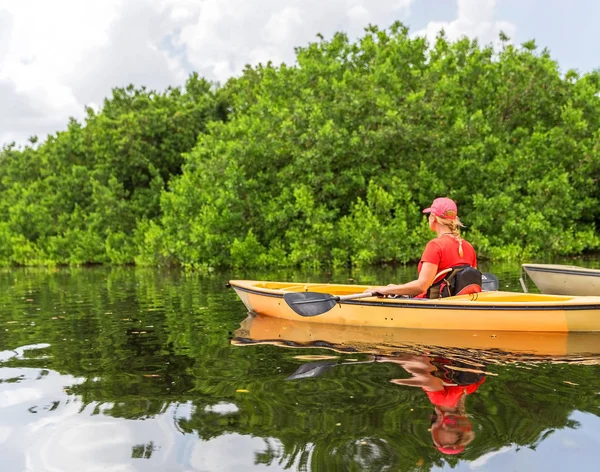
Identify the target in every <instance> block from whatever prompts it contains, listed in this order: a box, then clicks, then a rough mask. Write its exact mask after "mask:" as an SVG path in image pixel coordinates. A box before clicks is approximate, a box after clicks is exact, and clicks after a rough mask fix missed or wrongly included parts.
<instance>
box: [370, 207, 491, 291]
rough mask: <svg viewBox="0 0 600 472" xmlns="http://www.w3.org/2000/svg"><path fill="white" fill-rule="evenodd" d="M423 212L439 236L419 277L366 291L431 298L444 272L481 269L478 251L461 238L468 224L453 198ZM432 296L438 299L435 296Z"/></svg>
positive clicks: (430, 246) (427, 250)
mask: <svg viewBox="0 0 600 472" xmlns="http://www.w3.org/2000/svg"><path fill="white" fill-rule="evenodd" d="M423 213H428V214H429V228H431V230H432V231H435V232H436V233H437V237H436V238H435V239H432V240H431V241H429V242H428V243H427V246H425V250H424V251H423V255H422V256H421V261H420V262H419V267H418V273H419V278H418V279H417V280H413V281H411V282H407V283H405V284H399V285H395V284H390V285H387V286H381V287H377V288H375V289H373V288H369V289H367V290H366V291H370V292H373V291H375V292H377V293H378V294H380V295H408V296H413V297H417V298H423V297H427V292H428V290H429V288H430V287H431V286H432V285H434V283H436V282H439V281H440V280H442V279H443V277H444V275H440V276H438V277H436V275H437V274H439V273H440V272H442V271H444V270H446V269H450V268H453V267H457V266H470V267H473V268H475V269H476V268H477V255H476V254H475V249H473V246H471V244H470V243H469V242H467V241H465V240H464V239H462V237H461V235H460V228H461V227H463V226H464V225H463V224H462V223H461V222H460V220H459V219H458V209H457V207H456V203H454V201H453V200H451V199H450V198H445V197H442V198H436V199H435V200H434V201H433V203H432V204H431V206H430V207H429V208H425V210H423ZM480 290H481V289H479V290H476V289H475V290H473V291H480ZM470 293H472V292H470ZM430 297H431V298H437V296H432V295H431V294H430Z"/></svg>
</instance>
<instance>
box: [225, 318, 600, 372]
mask: <svg viewBox="0 0 600 472" xmlns="http://www.w3.org/2000/svg"><path fill="white" fill-rule="evenodd" d="M231 342H232V344H234V345H237V346H247V345H252V344H274V345H278V346H282V347H291V348H309V347H313V348H319V349H322V348H326V349H331V350H334V351H337V352H341V353H376V354H379V355H393V354H394V353H395V352H397V351H401V352H413V353H417V354H420V353H423V352H437V353H438V354H444V355H449V354H456V355H461V356H465V355H466V356H467V357H469V358H470V357H473V356H475V355H476V357H479V358H481V357H483V356H485V355H488V356H489V358H490V359H492V360H493V362H494V363H498V362H511V361H518V360H521V361H522V360H532V361H533V360H537V359H540V358H547V357H548V356H552V357H553V360H555V361H559V360H561V359H564V360H568V359H570V360H572V359H573V358H574V357H575V356H577V357H578V358H579V360H580V361H585V362H588V363H590V364H591V363H595V364H598V363H599V362H600V333H536V332H526V331H516V332H510V331H498V332H497V333H494V334H492V333H490V332H488V331H475V330H471V329H467V330H460V331H459V330H453V331H449V330H442V329H403V328H392V329H390V328H382V327H367V326H351V325H345V326H339V325H331V324H325V323H311V322H307V321H304V320H287V319H283V318H275V317H272V316H263V315H254V314H251V315H249V316H248V317H247V318H246V319H245V320H244V321H242V322H241V324H240V327H239V328H238V329H237V330H236V331H235V332H234V333H233V338H232V340H231ZM518 356H520V357H518Z"/></svg>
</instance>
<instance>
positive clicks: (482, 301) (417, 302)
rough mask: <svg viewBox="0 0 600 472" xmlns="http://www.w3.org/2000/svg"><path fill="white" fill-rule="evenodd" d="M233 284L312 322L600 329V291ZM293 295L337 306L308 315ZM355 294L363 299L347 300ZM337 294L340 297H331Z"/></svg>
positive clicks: (256, 306)
mask: <svg viewBox="0 0 600 472" xmlns="http://www.w3.org/2000/svg"><path fill="white" fill-rule="evenodd" d="M229 285H230V286H231V287H233V289H234V290H235V292H236V293H237V295H238V296H239V298H240V299H241V301H242V302H243V303H244V305H245V306H246V308H247V309H248V311H249V312H251V313H256V314H260V315H265V316H271V317H275V318H283V319H288V320H304V321H310V322H311V323H327V324H334V325H354V326H379V327H385V328H406V329H444V330H465V329H470V330H477V331H535V332H558V333H566V332H600V296H597V297H584V296H564V295H545V294H535V293H517V292H504V291H489V292H480V293H473V294H469V295H459V296H454V297H447V298H442V299H415V298H380V297H377V296H365V294H363V293H362V292H365V291H366V290H368V289H369V288H370V287H368V286H361V285H336V284H317V283H290V282H268V281H257V280H231V281H229ZM290 294H295V295H293V296H292V297H294V296H300V297H302V296H303V294H305V295H306V296H307V303H310V302H311V300H310V298H311V297H309V295H316V297H313V298H317V297H318V296H321V297H322V299H323V300H328V303H330V305H329V306H330V307H331V308H328V309H327V311H324V312H323V313H322V314H318V315H316V316H313V315H306V316H302V315H300V314H298V311H297V309H294V308H292V306H291V305H290V304H289V303H288V302H286V299H285V298H284V296H285V297H286V298H289V296H290ZM319 294H321V295H319ZM352 294H359V295H357V296H360V297H361V298H354V299H344V297H351V296H353V295H352ZM366 295H369V294H366ZM327 297H329V298H327ZM335 299H339V302H337V303H335V302H332V301H331V300H335ZM316 301H317V303H315V304H316V305H318V304H319V303H321V302H319V301H318V300H316ZM323 303H324V302H323ZM323 303H321V304H323ZM307 306H308V305H307ZM307 316H310V317H307Z"/></svg>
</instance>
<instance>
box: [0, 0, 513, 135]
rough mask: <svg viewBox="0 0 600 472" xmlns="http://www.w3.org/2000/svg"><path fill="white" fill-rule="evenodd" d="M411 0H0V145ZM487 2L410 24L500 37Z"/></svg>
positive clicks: (230, 69) (501, 25)
mask: <svg viewBox="0 0 600 472" xmlns="http://www.w3.org/2000/svg"><path fill="white" fill-rule="evenodd" d="M418 1H420V0H395V1H394V2H390V1H389V0H328V1H327V2H323V1H322V0H287V1H286V2H281V1H280V0H228V1H223V0H201V1H200V0H87V1H85V2H82V1H81V0H54V1H52V2H48V1H46V0H20V1H19V2H15V1H13V0H0V103H2V105H3V106H2V107H0V145H1V144H3V143H5V142H7V141H9V140H16V141H17V142H19V143H24V142H25V140H26V139H27V138H28V137H29V136H31V135H34V134H35V135H38V136H39V137H40V138H42V139H44V138H45V136H46V135H47V134H48V133H53V132H56V131H58V130H61V129H64V128H65V127H66V125H67V123H68V118H69V116H73V117H75V118H78V119H81V118H82V117H83V115H84V108H85V106H93V107H97V106H98V105H101V104H102V102H103V100H104V98H106V97H109V96H110V94H111V90H112V89H113V88H115V87H125V86H127V85H129V84H130V83H133V84H134V85H136V86H142V85H144V86H146V87H148V88H150V89H157V90H164V89H165V88H166V87H168V86H169V85H173V86H178V85H181V84H183V83H184V81H185V79H186V78H187V76H188V75H189V74H190V73H191V72H192V71H196V72H198V73H199V74H200V75H201V76H204V77H206V78H208V79H209V80H214V81H219V82H221V83H223V82H225V81H226V80H227V79H229V78H230V77H232V76H235V75H238V74H239V73H241V71H242V70H243V68H244V67H245V66H246V65H247V64H250V65H256V64H258V63H259V62H262V63H266V62H268V61H271V62H272V63H274V64H275V65H279V64H280V63H282V62H286V63H288V64H291V63H293V62H294V60H295V52H294V49H295V48H296V47H298V46H304V45H306V44H308V43H309V42H311V41H314V40H316V39H317V34H319V33H320V34H322V35H323V36H325V37H326V38H329V37H331V36H332V35H333V34H334V33H335V32H338V31H343V32H345V33H347V35H348V36H349V37H350V38H351V39H354V38H356V37H358V36H360V35H361V34H362V33H363V31H364V28H365V27H366V26H367V24H369V23H371V24H375V25H378V26H380V27H383V28H385V27H388V26H390V25H391V24H392V23H393V22H394V21H395V20H400V21H404V22H407V21H408V19H409V15H410V12H411V7H412V6H413V4H415V3H417V2H418ZM495 7H496V2H495V0H458V13H457V17H456V19H455V20H453V21H448V22H439V21H438V22H436V21H432V22H430V23H429V24H427V27H426V28H425V29H423V30H421V31H420V33H421V34H426V35H427V36H428V37H430V38H433V37H435V34H437V32H438V31H439V30H440V29H441V28H445V29H446V33H447V35H448V36H449V37H450V38H451V39H454V38H457V37H459V36H461V35H469V36H476V37H478V38H480V39H481V40H482V41H483V42H489V41H493V40H495V39H496V38H497V36H498V32H499V31H500V30H504V31H505V32H506V33H507V34H509V35H510V34H511V33H512V32H514V30H515V27H514V25H512V24H511V23H508V22H503V21H498V20H496V19H495Z"/></svg>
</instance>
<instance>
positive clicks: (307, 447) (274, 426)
mask: <svg viewBox="0 0 600 472" xmlns="http://www.w3.org/2000/svg"><path fill="white" fill-rule="evenodd" d="M599 262H600V261H598V260H596V261H587V262H586V261H584V262H582V263H581V264H580V265H586V266H588V267H598V265H599ZM483 269H484V270H488V271H493V272H494V273H496V274H497V275H499V278H500V280H501V283H502V286H503V287H502V288H504V289H509V290H515V291H517V290H520V284H519V282H518V277H519V275H520V272H519V269H518V267H516V268H515V267H514V266H510V265H507V266H495V267H484V268H483ZM413 272H414V268H408V269H403V270H398V271H396V272H393V271H391V270H390V271H387V272H385V271H380V272H378V273H358V274H356V273H355V274H346V273H337V274H306V273H299V272H280V273H278V274H257V273H252V274H240V273H237V274H221V275H214V276H211V277H201V276H198V275H185V274H181V273H165V272H154V271H144V270H135V269H113V270H109V269H65V270H6V271H0V287H1V290H0V463H1V470H2V472H13V471H14V472H21V471H27V472H31V471H34V472H37V471H74V472H75V471H76V472H82V471H100V470H102V471H119V472H120V471H234V470H235V471H240V470H243V471H246V470H248V471H259V470H307V471H308V470H310V471H334V472H335V471H363V470H364V471H404V470H423V471H425V470H457V471H463V470H464V471H466V470H469V471H471V470H485V471H488V470H490V471H508V470H511V471H515V470H516V471H536V470H540V471H541V470H543V471H553V470H556V471H559V470H560V471H562V470H567V469H568V468H572V469H573V470H579V471H596V470H598V464H597V460H598V457H599V455H598V454H599V453H598V451H599V449H600V365H599V364H600V355H599V354H600V342H598V343H596V342H595V340H596V339H600V338H593V337H592V338H589V337H588V338H586V339H585V340H584V341H585V343H586V344H585V346H587V347H586V349H589V350H590V352H587V351H586V352H580V351H581V349H579V350H578V348H577V346H578V345H579V344H578V343H579V339H578V338H569V339H566V340H565V339H564V337H560V338H552V339H549V340H548V342H547V343H545V344H544V346H545V349H547V352H546V353H545V354H544V355H542V354H541V353H537V354H536V353H533V354H532V353H523V352H521V350H527V349H526V348H527V347H528V346H529V345H534V344H535V345H537V343H538V342H539V338H538V339H533V338H524V339H523V340H521V341H520V343H521V344H519V345H518V346H517V347H519V349H517V352H514V353H507V352H500V351H498V350H491V349H488V348H486V346H485V344H486V342H485V341H486V338H484V337H481V338H476V339H475V338H474V339H475V340H474V341H473V345H468V344H467V345H465V344H464V342H463V341H460V342H459V340H458V338H452V337H445V338H442V339H441V341H440V340H438V341H439V342H438V341H436V343H433V344H432V345H428V346H426V347H425V346H415V345H413V344H411V343H409V342H404V341H402V339H401V337H400V338H398V337H393V336H392V337H388V338H386V341H385V342H380V341H381V339H380V338H377V335H376V334H373V333H371V332H369V331H368V330H367V331H363V330H360V331H355V332H353V334H352V333H350V334H349V335H348V336H350V338H351V339H350V340H352V339H354V340H355V341H356V342H354V343H352V342H350V343H346V344H340V338H337V337H336V336H337V334H336V333H335V331H334V332H333V333H332V332H327V331H320V332H319V331H315V332H312V333H310V335H309V337H310V336H312V339H318V340H319V341H320V342H318V343H316V345H315V343H313V344H312V345H308V344H307V343H306V340H305V337H306V335H307V332H306V330H307V329H308V328H306V327H303V328H302V330H294V329H290V327H289V326H285V325H278V326H274V325H269V329H270V331H269V336H270V338H269V336H264V331H261V329H262V328H264V325H261V322H264V320H262V321H261V320H260V319H258V321H257V319H254V320H245V318H246V312H245V309H244V307H243V305H242V303H241V302H240V301H239V300H238V299H237V297H236V295H235V293H234V292H233V291H232V290H231V289H227V288H226V286H225V283H226V281H227V280H228V279H229V278H257V279H270V280H290V281H291V280H298V281H333V282H347V283H353V282H357V283H368V284H376V283H388V282H391V281H393V280H403V279H406V278H408V277H410V276H411V275H412V274H413ZM530 288H532V287H531V284H530ZM267 321H270V320H267ZM273 333H275V334H276V336H275V335H273ZM303 336H304V338H303ZM486 336H488V337H490V338H491V336H489V334H488V335H486ZM273 338H277V340H278V341H277V342H270V339H273ZM497 339H498V340H499V341H502V338H501V337H499V338H497ZM495 340H496V338H494V341H495ZM342 341H344V340H343V339H342ZM346 341H348V339H346ZM487 341H490V342H491V341H492V340H491V339H488V340H487ZM500 345H501V344H500ZM589 346H592V348H591V349H590V348H589ZM596 347H597V349H596ZM591 351H594V352H591ZM432 382H433V383H435V382H444V385H450V386H451V387H452V388H448V389H447V392H448V395H447V397H445V398H439V396H438V397H436V396H435V395H431V394H429V395H428V393H427V391H426V390H427V388H424V387H426V386H427V385H430V384H431V383H432ZM449 443H454V444H458V446H455V447H459V448H464V450H463V451H462V452H461V453H460V454H448V452H449V448H446V449H443V448H444V445H445V444H446V445H447V444H449ZM460 444H462V446H460ZM438 447H441V448H442V451H440V449H439V448H438Z"/></svg>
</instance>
